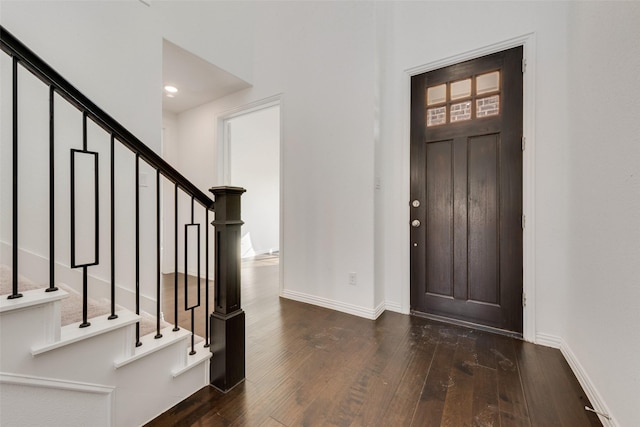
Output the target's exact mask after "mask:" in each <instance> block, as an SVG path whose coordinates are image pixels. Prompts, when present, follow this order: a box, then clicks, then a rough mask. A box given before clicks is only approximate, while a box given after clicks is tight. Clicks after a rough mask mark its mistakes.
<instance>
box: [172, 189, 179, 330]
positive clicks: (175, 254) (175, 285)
mask: <svg viewBox="0 0 640 427" xmlns="http://www.w3.org/2000/svg"><path fill="white" fill-rule="evenodd" d="M173 201H174V215H173V225H174V239H173V246H174V247H173V258H174V273H173V276H174V282H173V314H174V318H175V322H174V326H173V331H174V332H175V331H179V330H180V328H179V327H178V183H177V182H176V184H175V190H174V198H173Z"/></svg>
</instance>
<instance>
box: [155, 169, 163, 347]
mask: <svg viewBox="0 0 640 427" xmlns="http://www.w3.org/2000/svg"><path fill="white" fill-rule="evenodd" d="M160 268H161V267H160V170H159V169H156V336H155V337H154V338H155V339H159V338H162V334H161V333H160Z"/></svg>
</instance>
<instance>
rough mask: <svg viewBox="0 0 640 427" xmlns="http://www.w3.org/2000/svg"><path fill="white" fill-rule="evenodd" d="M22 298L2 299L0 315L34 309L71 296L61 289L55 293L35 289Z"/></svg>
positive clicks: (4, 297) (23, 294) (0, 298)
mask: <svg viewBox="0 0 640 427" xmlns="http://www.w3.org/2000/svg"><path fill="white" fill-rule="evenodd" d="M21 294H22V297H20V298H15V299H9V298H8V295H3V296H2V297H0V313H7V312H10V311H13V310H21V309H23V308H28V307H34V306H37V305H42V304H48V303H51V302H55V301H59V300H62V299H64V298H67V297H68V296H69V294H68V293H67V292H65V291H63V290H61V289H59V290H57V291H55V292H45V290H44V289H33V290H30V291H24V292H21Z"/></svg>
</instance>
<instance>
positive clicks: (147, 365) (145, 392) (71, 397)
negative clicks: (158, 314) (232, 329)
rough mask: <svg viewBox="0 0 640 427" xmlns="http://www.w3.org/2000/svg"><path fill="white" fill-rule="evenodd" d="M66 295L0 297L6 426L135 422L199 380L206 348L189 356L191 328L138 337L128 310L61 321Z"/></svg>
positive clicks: (204, 374)
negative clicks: (86, 321)
mask: <svg viewBox="0 0 640 427" xmlns="http://www.w3.org/2000/svg"><path fill="white" fill-rule="evenodd" d="M68 296H69V293H68V292H65V291H64V290H58V291H56V292H46V291H45V290H44V289H34V290H28V291H24V292H23V297H22V298H17V299H11V300H9V299H7V298H6V297H2V298H0V360H1V362H0V370H1V372H0V405H1V406H0V412H1V413H2V424H3V425H7V426H11V425H15V426H18V425H19V426H43V425H47V426H72V425H74V426H135V425H141V424H143V423H145V422H147V421H149V420H151V419H153V418H154V417H156V416H157V415H158V414H160V413H162V412H164V411H165V410H167V409H168V408H170V407H171V406H173V405H175V404H176V403H178V402H179V401H181V400H182V399H184V398H185V397H187V396H189V395H191V394H192V393H194V392H195V391H197V390H199V389H200V388H202V387H204V386H205V385H206V384H207V383H208V380H209V359H210V357H211V352H210V351H208V349H206V348H204V341H202V342H201V343H200V344H198V345H196V354H195V355H192V356H190V355H189V351H190V342H189V339H190V336H191V332H189V331H188V330H186V329H180V330H178V331H173V330H172V329H173V327H172V326H168V327H166V328H164V329H162V330H161V333H162V338H161V339H154V335H155V332H154V333H151V334H147V335H144V336H142V337H141V339H140V340H141V342H142V345H141V346H139V347H136V346H135V340H134V336H135V327H136V322H138V321H139V320H140V319H141V317H140V316H139V315H136V314H135V313H133V312H131V311H129V310H124V309H123V310H121V311H118V312H117V315H118V318H117V319H114V320H108V317H109V315H102V316H98V317H94V318H91V327H90V328H79V327H78V326H79V324H80V323H81V322H76V323H72V324H69V325H66V326H61V311H62V310H61V305H62V304H63V301H64V299H66V298H67V297H68Z"/></svg>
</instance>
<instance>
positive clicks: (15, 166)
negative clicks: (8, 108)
mask: <svg viewBox="0 0 640 427" xmlns="http://www.w3.org/2000/svg"><path fill="white" fill-rule="evenodd" d="M12 126H13V236H12V243H13V247H12V250H13V251H12V252H13V253H12V256H13V259H12V263H11V264H12V268H13V271H12V272H11V273H12V279H11V280H12V292H11V295H9V299H14V298H20V297H22V294H21V293H19V292H18V58H16V57H15V56H14V57H13V123H12Z"/></svg>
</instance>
